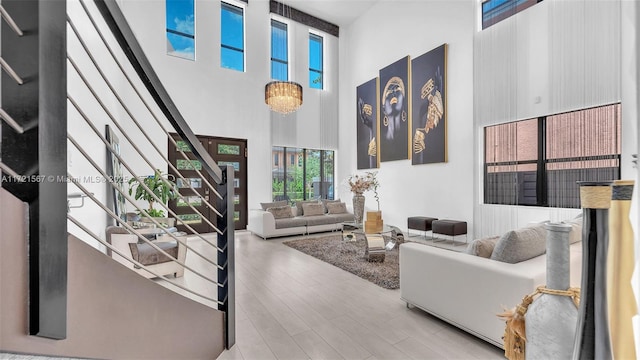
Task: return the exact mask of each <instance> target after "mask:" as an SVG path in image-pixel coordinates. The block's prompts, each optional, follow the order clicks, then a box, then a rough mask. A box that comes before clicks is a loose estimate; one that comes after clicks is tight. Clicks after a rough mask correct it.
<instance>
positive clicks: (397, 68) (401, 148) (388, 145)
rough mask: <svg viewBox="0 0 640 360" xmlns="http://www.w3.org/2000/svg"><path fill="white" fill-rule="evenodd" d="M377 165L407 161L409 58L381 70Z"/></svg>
mask: <svg viewBox="0 0 640 360" xmlns="http://www.w3.org/2000/svg"><path fill="white" fill-rule="evenodd" d="M379 76H380V86H379V87H380V96H379V98H380V110H381V111H380V120H379V123H380V131H378V138H379V139H380V140H379V141H378V143H379V145H380V149H379V154H380V161H393V160H404V159H408V158H409V137H410V135H409V131H410V130H411V128H410V127H409V106H408V104H409V98H408V96H409V56H406V57H404V58H402V59H400V60H398V61H396V62H394V63H393V64H391V65H388V66H387V67H385V68H383V69H380V75H379Z"/></svg>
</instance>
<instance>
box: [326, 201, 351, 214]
mask: <svg viewBox="0 0 640 360" xmlns="http://www.w3.org/2000/svg"><path fill="white" fill-rule="evenodd" d="M327 211H328V213H329V214H346V213H347V204H345V203H343V202H330V203H327Z"/></svg>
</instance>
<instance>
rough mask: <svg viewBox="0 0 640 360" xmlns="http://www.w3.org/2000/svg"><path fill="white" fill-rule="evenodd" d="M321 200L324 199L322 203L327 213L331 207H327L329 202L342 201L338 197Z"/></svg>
mask: <svg viewBox="0 0 640 360" xmlns="http://www.w3.org/2000/svg"><path fill="white" fill-rule="evenodd" d="M320 201H322V205H323V206H324V212H325V214H326V213H327V212H329V208H328V207H327V204H330V203H339V202H340V199H336V200H329V199H321V200H320Z"/></svg>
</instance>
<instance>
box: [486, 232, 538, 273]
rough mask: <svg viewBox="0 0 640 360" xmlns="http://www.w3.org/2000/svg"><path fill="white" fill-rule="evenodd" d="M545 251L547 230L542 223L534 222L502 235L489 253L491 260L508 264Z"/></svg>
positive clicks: (530, 257) (527, 258)
mask: <svg viewBox="0 0 640 360" xmlns="http://www.w3.org/2000/svg"><path fill="white" fill-rule="evenodd" d="M546 251H547V232H546V230H545V227H544V224H536V225H534V226H531V227H525V228H521V229H518V230H511V231H508V232H507V233H505V234H504V235H502V237H500V240H498V242H497V243H496V247H495V249H494V250H493V253H492V254H491V259H492V260H497V261H502V262H506V263H510V264H515V263H519V262H521V261H525V260H529V259H532V258H534V257H536V256H540V255H542V254H544V253H545V252H546Z"/></svg>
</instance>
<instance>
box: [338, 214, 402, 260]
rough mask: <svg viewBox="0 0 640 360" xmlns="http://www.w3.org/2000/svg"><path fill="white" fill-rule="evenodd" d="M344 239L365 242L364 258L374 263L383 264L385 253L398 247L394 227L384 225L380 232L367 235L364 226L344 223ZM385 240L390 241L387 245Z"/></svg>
mask: <svg viewBox="0 0 640 360" xmlns="http://www.w3.org/2000/svg"><path fill="white" fill-rule="evenodd" d="M342 239H343V240H344V241H357V240H359V239H363V240H365V244H366V247H365V251H364V257H365V259H366V260H368V261H374V262H383V261H384V257H385V252H386V251H387V250H392V249H393V248H394V247H395V246H396V239H395V236H394V227H392V226H389V225H384V226H383V227H382V230H380V231H376V232H369V233H366V232H365V229H364V226H363V224H359V223H356V222H353V221H345V222H343V223H342ZM385 239H388V240H387V241H386V243H385Z"/></svg>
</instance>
